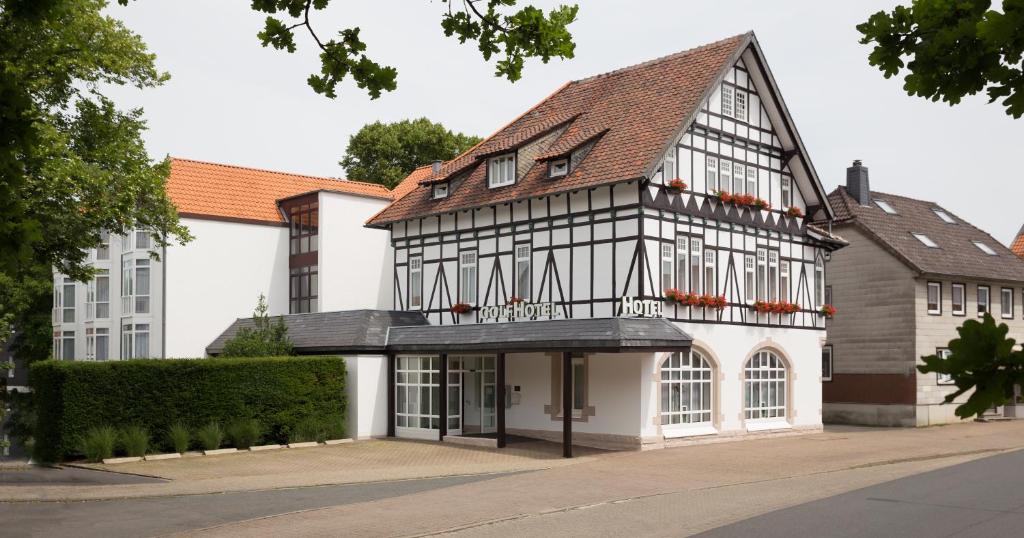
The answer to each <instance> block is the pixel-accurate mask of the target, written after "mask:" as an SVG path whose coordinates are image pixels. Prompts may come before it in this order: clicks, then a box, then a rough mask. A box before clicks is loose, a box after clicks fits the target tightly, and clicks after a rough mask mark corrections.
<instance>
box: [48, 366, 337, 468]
mask: <svg viewBox="0 0 1024 538" xmlns="http://www.w3.org/2000/svg"><path fill="white" fill-rule="evenodd" d="M29 382H30V385H31V386H32V388H33V390H34V396H35V398H34V400H35V402H36V406H37V416H38V420H37V421H36V426H35V432H34V438H35V440H36V451H35V453H36V459H37V460H38V461H44V462H50V461H59V460H61V459H64V458H67V457H69V456H74V455H77V454H81V453H82V439H83V436H84V435H85V432H86V431H87V430H89V428H90V427H92V426H94V425H96V424H139V425H141V426H143V427H145V428H146V429H147V430H149V431H150V432H167V431H169V428H170V426H171V425H172V424H173V423H175V422H178V421H180V422H182V423H184V424H195V425H200V424H209V423H211V422H217V423H219V424H227V423H228V422H230V421H231V420H234V419H236V418H238V417H255V418H256V419H258V420H259V421H260V424H261V425H262V427H263V432H264V434H265V435H266V438H267V440H268V441H269V442H276V443H285V442H287V441H288V439H289V437H290V434H291V433H292V432H293V430H294V429H295V427H296V425H297V424H298V423H299V421H300V420H302V419H303V418H305V417H311V416H318V417H325V416H328V415H332V414H333V415H340V416H341V417H343V418H344V417H345V360H344V359H343V358H342V357H271V358H230V359H227V358H225V359H219V358H218V359H201V360H196V359H193V360H180V359H179V360H174V359H159V360H154V359H136V360H126V361H103V362H88V361H54V360H46V361H40V362H36V363H34V364H33V365H32V366H31V367H30V377H29ZM343 422H344V420H343ZM193 433H195V430H193ZM158 442H159V443H160V444H161V445H163V446H162V447H161V449H163V450H167V451H170V450H171V449H172V448H173V443H171V442H170V439H168V438H167V436H160V437H159V439H158ZM165 443H166V444H165Z"/></svg>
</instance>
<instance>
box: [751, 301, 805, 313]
mask: <svg viewBox="0 0 1024 538" xmlns="http://www.w3.org/2000/svg"><path fill="white" fill-rule="evenodd" d="M750 308H752V309H753V310H755V311H756V312H757V313H758V314H796V313H797V312H799V311H800V305H798V304H794V303H791V302H789V301H754V304H752V305H750Z"/></svg>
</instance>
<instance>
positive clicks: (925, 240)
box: [910, 232, 939, 248]
mask: <svg viewBox="0 0 1024 538" xmlns="http://www.w3.org/2000/svg"><path fill="white" fill-rule="evenodd" d="M910 235H912V236H914V238H915V239H917V240H918V241H920V242H921V244H922V245H924V246H926V247H928V248H939V244H938V243H936V242H935V241H932V238H931V237H928V236H927V235H925V234H922V233H917V232H910Z"/></svg>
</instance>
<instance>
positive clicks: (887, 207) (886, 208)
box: [875, 200, 896, 215]
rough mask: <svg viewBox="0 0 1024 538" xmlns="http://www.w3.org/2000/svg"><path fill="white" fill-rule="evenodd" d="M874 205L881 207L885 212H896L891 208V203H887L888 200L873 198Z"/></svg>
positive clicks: (892, 213) (893, 213) (891, 213)
mask: <svg viewBox="0 0 1024 538" xmlns="http://www.w3.org/2000/svg"><path fill="white" fill-rule="evenodd" d="M875 205H877V206H878V207H880V208H882V211H885V212H886V213H888V214H890V215H895V214H896V210H895V209H893V208H892V206H891V205H889V202H886V201H884V200H875Z"/></svg>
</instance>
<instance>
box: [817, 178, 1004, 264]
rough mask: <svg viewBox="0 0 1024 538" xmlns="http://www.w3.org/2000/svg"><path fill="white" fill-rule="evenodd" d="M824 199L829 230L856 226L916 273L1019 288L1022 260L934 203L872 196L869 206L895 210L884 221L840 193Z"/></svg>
mask: <svg viewBox="0 0 1024 538" xmlns="http://www.w3.org/2000/svg"><path fill="white" fill-rule="evenodd" d="M829 199H830V201H831V202H832V207H833V208H834V209H835V212H836V220H835V222H834V223H833V226H834V227H842V226H845V225H855V226H858V227H859V228H860V229H861V230H863V231H865V232H867V235H868V236H870V237H873V238H874V239H875V240H876V241H878V242H879V244H881V246H882V247H883V248H885V249H886V250H888V251H889V252H891V253H893V255H895V256H896V257H897V258H898V259H900V260H901V261H903V263H905V264H907V265H908V266H909V267H910V268H911V269H914V270H915V271H917V272H918V273H921V274H928V275H942V276H953V277H968V278H977V279H984V280H997V281H1010V282H1024V260H1021V258H1019V257H1017V256H1015V255H1014V254H1013V252H1011V251H1010V249H1008V248H1006V246H1005V245H1003V244H1002V243H1000V242H999V241H997V240H996V239H995V238H993V237H992V236H991V235H989V234H988V233H986V232H985V231H983V230H980V229H978V228H975V227H974V226H973V225H971V223H969V222H967V221H965V220H963V219H961V218H960V217H958V216H956V215H955V214H954V213H953V212H952V211H949V210H948V209H946V208H944V207H942V206H940V205H938V204H936V203H934V202H927V201H924V200H916V199H913V198H907V197H905V196H897V195H895V194H886V193H882V192H874V191H872V192H871V199H872V201H874V200H882V201H884V202H886V203H888V204H889V205H891V206H892V207H893V209H895V210H896V214H895V215H890V214H889V213H886V212H885V211H883V210H882V209H880V208H879V207H878V206H877V205H875V204H874V203H872V204H871V205H868V206H862V205H860V204H858V203H857V201H856V200H855V199H854V198H853V197H852V196H850V194H849V193H848V192H846V187H842V186H840V187H838V188H837V189H836V190H834V191H832V194H830V195H829ZM936 209H939V210H942V211H944V212H945V213H947V214H948V215H949V216H950V217H952V218H953V220H955V221H956V223H955V224H950V223H947V222H944V221H943V220H942V219H941V218H939V217H938V215H936V214H935V210H936ZM914 233H919V234H924V235H926V236H928V237H929V238H930V239H931V240H932V241H934V242H935V243H936V244H938V247H939V248H929V247H927V246H925V245H924V244H923V243H921V242H920V241H918V240H917V239H916V238H915V237H914V236H913V235H911V234H914ZM973 241H980V242H982V243H984V244H986V245H988V246H989V247H990V248H991V249H992V250H994V251H995V252H996V255H995V256H991V255H988V254H985V253H984V252H982V251H981V249H979V248H978V247H977V246H976V245H975V244H974V243H973Z"/></svg>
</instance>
